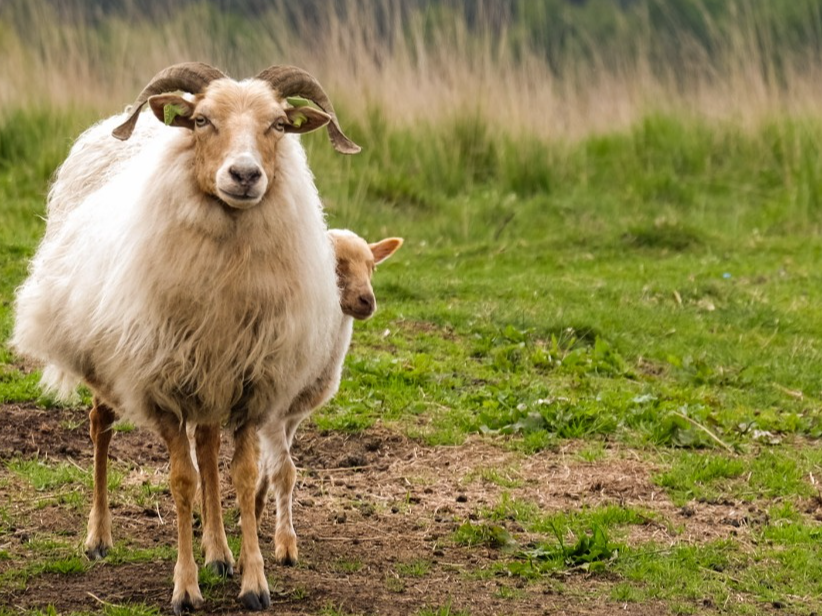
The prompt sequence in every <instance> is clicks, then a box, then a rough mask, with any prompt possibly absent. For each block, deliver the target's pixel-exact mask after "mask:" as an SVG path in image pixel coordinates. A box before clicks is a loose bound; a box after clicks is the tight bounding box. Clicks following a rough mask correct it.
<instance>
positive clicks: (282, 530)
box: [268, 426, 298, 565]
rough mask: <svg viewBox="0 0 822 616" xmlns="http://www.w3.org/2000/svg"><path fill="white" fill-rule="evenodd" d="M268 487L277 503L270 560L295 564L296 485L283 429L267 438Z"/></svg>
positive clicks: (294, 470)
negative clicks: (294, 498)
mask: <svg viewBox="0 0 822 616" xmlns="http://www.w3.org/2000/svg"><path fill="white" fill-rule="evenodd" d="M270 437H271V438H270V446H271V448H272V451H271V466H270V468H269V469H268V470H269V472H270V477H271V483H272V485H273V486H274V498H275V500H276V502H277V526H276V528H275V530H274V559H275V560H276V561H277V562H278V563H279V564H281V565H294V564H296V563H297V557H298V551H297V533H295V532H294V525H293V522H292V517H291V516H292V512H291V509H292V503H293V493H294V484H295V483H296V482H297V468H296V467H295V466H294V461H293V460H292V459H291V450H290V448H289V446H288V445H289V443H288V438H287V435H286V429H285V426H282V427H279V429H278V430H277V431H276V432H275V433H273V434H270Z"/></svg>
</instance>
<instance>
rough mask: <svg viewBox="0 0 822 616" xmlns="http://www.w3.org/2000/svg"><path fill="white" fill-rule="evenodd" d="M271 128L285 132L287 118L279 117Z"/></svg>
mask: <svg viewBox="0 0 822 616" xmlns="http://www.w3.org/2000/svg"><path fill="white" fill-rule="evenodd" d="M271 128H273V129H274V130H276V131H278V132H283V131H284V130H285V119H283V118H277V119H276V120H274V124H272V125H271Z"/></svg>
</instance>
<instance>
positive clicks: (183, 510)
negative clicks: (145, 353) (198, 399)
mask: <svg viewBox="0 0 822 616" xmlns="http://www.w3.org/2000/svg"><path fill="white" fill-rule="evenodd" d="M158 428H159V432H160V436H162V437H163V440H165V442H166V445H167V446H168V453H169V457H170V460H171V473H170V475H169V484H170V486H171V495H172V496H173V497H174V504H175V505H176V508H177V564H176V565H175V566H174V594H173V595H172V597H171V607H172V608H173V609H174V613H175V614H180V613H182V612H183V611H190V610H193V609H196V608H197V607H199V606H200V605H201V604H202V602H203V596H202V595H201V594H200V587H199V586H198V584H197V564H196V563H195V562H194V550H193V546H192V541H193V538H192V528H191V527H192V523H191V516H192V508H193V505H194V497H195V495H196V492H197V471H196V469H195V468H194V464H193V463H192V462H191V448H190V445H189V441H188V436H187V435H186V428H185V424H182V425H181V424H180V422H179V421H178V419H177V418H176V417H174V416H173V415H171V414H169V413H165V412H162V411H158Z"/></svg>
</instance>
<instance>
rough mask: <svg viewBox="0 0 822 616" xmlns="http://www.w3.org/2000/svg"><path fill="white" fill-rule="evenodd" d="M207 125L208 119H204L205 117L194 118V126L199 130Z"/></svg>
mask: <svg viewBox="0 0 822 616" xmlns="http://www.w3.org/2000/svg"><path fill="white" fill-rule="evenodd" d="M208 123H209V122H208V118H207V117H205V116H201V115H199V116H197V117H196V118H194V124H195V125H196V126H198V127H200V128H203V127H204V126H207V125H208Z"/></svg>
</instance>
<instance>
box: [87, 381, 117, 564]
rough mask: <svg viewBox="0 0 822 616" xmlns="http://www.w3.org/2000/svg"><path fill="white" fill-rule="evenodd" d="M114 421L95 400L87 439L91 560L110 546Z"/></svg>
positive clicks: (88, 552) (88, 536)
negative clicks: (90, 464) (89, 448)
mask: <svg viewBox="0 0 822 616" xmlns="http://www.w3.org/2000/svg"><path fill="white" fill-rule="evenodd" d="M114 419H115V414H114V411H113V410H112V409H111V407H109V406H107V405H106V404H105V403H103V402H102V401H100V399H99V398H97V396H95V397H94V401H93V406H92V407H91V412H90V413H89V435H90V436H91V442H92V444H93V445H94V494H93V497H92V503H91V513H89V516H88V534H87V535H86V554H87V555H88V557H89V558H90V559H91V560H97V559H98V558H103V557H105V555H106V554H107V553H108V551H109V550H110V549H111V547H112V546H113V545H114V544H113V542H112V540H111V512H110V511H109V509H108V446H109V443H111V425H112V424H113V423H114Z"/></svg>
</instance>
